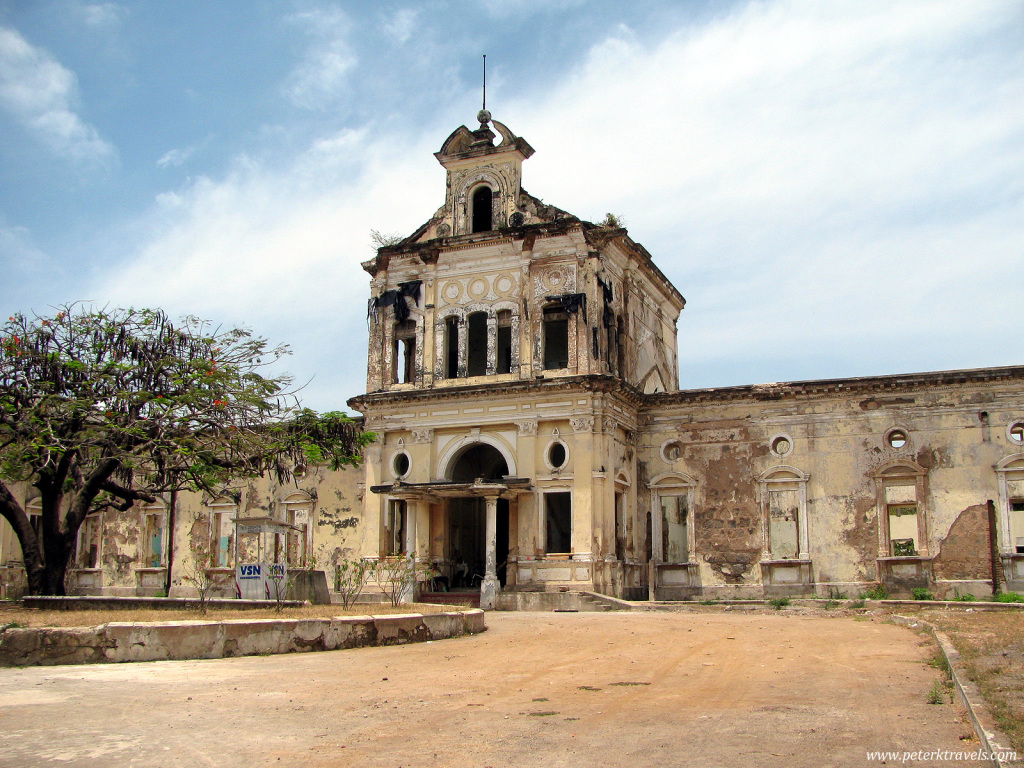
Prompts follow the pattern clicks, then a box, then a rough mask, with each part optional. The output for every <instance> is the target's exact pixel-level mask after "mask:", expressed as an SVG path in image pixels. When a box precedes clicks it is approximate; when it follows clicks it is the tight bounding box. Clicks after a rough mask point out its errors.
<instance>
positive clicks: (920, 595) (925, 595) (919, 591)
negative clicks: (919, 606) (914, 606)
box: [910, 587, 935, 600]
mask: <svg viewBox="0 0 1024 768" xmlns="http://www.w3.org/2000/svg"><path fill="white" fill-rule="evenodd" d="M910 593H911V594H912V595H913V596H914V599H915V600H934V599H935V595H933V594H932V593H931V592H929V591H928V590H927V589H925V588H924V587H914V588H913V589H912V590H911V591H910Z"/></svg>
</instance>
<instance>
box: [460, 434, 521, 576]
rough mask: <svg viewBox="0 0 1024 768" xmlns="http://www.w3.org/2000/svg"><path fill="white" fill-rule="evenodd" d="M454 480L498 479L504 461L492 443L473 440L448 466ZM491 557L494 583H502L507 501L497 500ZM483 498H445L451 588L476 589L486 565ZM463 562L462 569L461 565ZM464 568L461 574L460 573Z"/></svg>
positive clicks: (506, 546) (502, 474) (505, 467)
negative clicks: (494, 557) (495, 578)
mask: <svg viewBox="0 0 1024 768" xmlns="http://www.w3.org/2000/svg"><path fill="white" fill-rule="evenodd" d="M451 467H452V468H451V477H450V478H449V479H450V480H451V481H452V482H455V483H472V482H475V481H476V480H477V479H483V480H501V479H502V478H503V477H505V476H506V475H508V462H506V461H505V457H504V456H502V455H501V452H500V451H499V450H498V449H497V448H495V447H494V446H493V445H488V444H486V443H474V444H473V445H470V446H468V447H467V448H466V449H465V450H463V451H462V453H461V454H460V455H459V457H458V458H457V459H456V460H455V462H454V463H453V464H452V465H451ZM497 506H498V509H497V529H496V535H495V556H496V561H495V562H496V563H497V566H498V567H497V574H498V582H499V583H500V584H501V586H503V587H504V586H505V581H506V574H507V570H508V568H507V566H508V553H509V503H508V499H498V505H497ZM486 515H487V508H486V500H485V499H484V498H483V497H481V496H461V497H456V498H451V499H449V500H448V551H449V553H450V555H449V556H450V558H451V561H452V563H453V564H454V569H453V570H454V573H453V578H452V586H453V588H476V587H478V586H479V584H480V582H481V581H482V579H483V577H484V574H485V570H486V564H487V534H486V523H487V520H486ZM462 563H465V568H464V569H462V568H461V564H462ZM463 571H464V576H462V575H461V573H462V572H463Z"/></svg>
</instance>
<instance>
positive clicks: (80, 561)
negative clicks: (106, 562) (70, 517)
mask: <svg viewBox="0 0 1024 768" xmlns="http://www.w3.org/2000/svg"><path fill="white" fill-rule="evenodd" d="M91 527H94V528H95V536H96V562H95V563H93V564H91V565H90V564H88V562H87V561H86V558H85V557H84V555H85V552H86V548H85V546H84V544H85V541H86V539H88V538H89V529H90V528H91ZM75 567H76V569H77V570H80V571H91V570H99V569H101V568H102V567H103V513H102V512H93V513H92V514H89V515H86V516H85V519H84V520H82V524H81V525H80V526H79V528H78V539H77V541H76V542H75Z"/></svg>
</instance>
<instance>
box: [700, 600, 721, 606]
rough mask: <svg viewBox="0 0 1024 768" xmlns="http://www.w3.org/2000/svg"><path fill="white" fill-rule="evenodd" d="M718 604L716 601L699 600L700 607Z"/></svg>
mask: <svg viewBox="0 0 1024 768" xmlns="http://www.w3.org/2000/svg"><path fill="white" fill-rule="evenodd" d="M718 603H719V601H718V600H701V601H700V604H701V605H718Z"/></svg>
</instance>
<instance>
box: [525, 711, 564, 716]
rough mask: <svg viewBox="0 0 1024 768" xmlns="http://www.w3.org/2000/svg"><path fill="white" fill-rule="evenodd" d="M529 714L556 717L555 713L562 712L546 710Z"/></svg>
mask: <svg viewBox="0 0 1024 768" xmlns="http://www.w3.org/2000/svg"><path fill="white" fill-rule="evenodd" d="M528 714H529V715H530V717H554V716H555V715H559V714H561V712H551V711H545V712H529V713H528Z"/></svg>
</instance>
